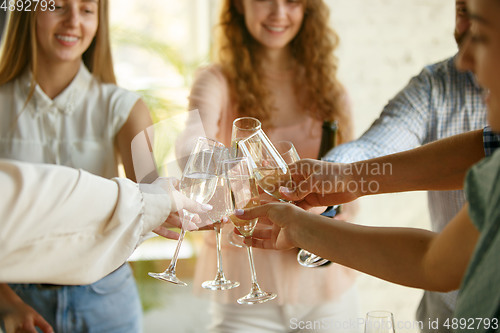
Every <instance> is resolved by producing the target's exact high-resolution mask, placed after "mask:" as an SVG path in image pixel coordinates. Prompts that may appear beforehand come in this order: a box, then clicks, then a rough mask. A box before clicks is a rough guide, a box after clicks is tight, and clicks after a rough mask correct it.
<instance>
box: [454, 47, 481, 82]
mask: <svg viewBox="0 0 500 333" xmlns="http://www.w3.org/2000/svg"><path fill="white" fill-rule="evenodd" d="M458 56H459V54H458V53H457V54H455V56H454V57H453V59H452V60H453V67H454V68H455V70H457V71H459V72H462V71H461V70H459V69H458V67H457V60H458ZM464 73H465V74H466V75H467V77H468V78H469V80H470V81H471V82H472V84H473V85H474V87H475V88H476V89H477V90H483V87H481V86H480V85H479V83H478V82H477V79H476V75H475V74H474V73H472V72H471V71H465V72H464Z"/></svg>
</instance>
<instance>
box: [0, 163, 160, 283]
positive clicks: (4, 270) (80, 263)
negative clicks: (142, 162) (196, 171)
mask: <svg viewBox="0 0 500 333" xmlns="http://www.w3.org/2000/svg"><path fill="white" fill-rule="evenodd" d="M0 189H1V190H0V192H1V193H2V200H0V281H1V282H21V283H23V282H31V283H56V284H76V285H78V284H89V283H92V282H95V281H97V280H98V279H100V278H102V277H104V276H106V275H107V274H109V273H110V272H112V271H113V270H115V269H116V268H118V267H119V266H120V265H121V264H123V263H124V262H125V261H126V259H127V258H128V257H129V256H130V255H131V254H132V252H133V251H134V249H135V248H136V246H137V244H138V242H139V240H140V238H141V237H142V236H143V235H144V234H145V233H147V232H149V231H151V230H152V229H153V228H155V227H156V226H158V225H160V224H161V223H162V222H163V221H164V220H165V219H166V217H167V216H168V214H169V212H170V196H169V195H168V194H166V193H165V192H162V193H161V194H148V193H143V192H142V191H140V190H139V188H138V186H137V184H135V183H133V182H131V181H129V180H127V179H113V180H107V179H104V178H101V177H98V176H95V175H92V174H90V173H88V172H85V171H83V170H76V169H71V168H67V167H62V166H55V165H42V164H27V163H22V162H13V161H7V160H1V159H0Z"/></svg>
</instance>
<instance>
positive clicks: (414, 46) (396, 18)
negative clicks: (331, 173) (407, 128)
mask: <svg viewBox="0 0 500 333" xmlns="http://www.w3.org/2000/svg"><path fill="white" fill-rule="evenodd" d="M326 2H327V3H328V4H329V6H330V9H331V24H332V27H334V28H335V29H336V31H337V32H338V33H339V35H340V37H341V46H340V49H339V53H338V54H339V57H340V77H341V78H342V81H343V82H344V84H345V85H346V86H347V88H348V89H349V92H350V94H351V98H352V100H353V103H354V111H355V117H356V129H357V133H359V134H361V133H362V131H364V130H365V129H366V128H367V127H368V126H369V125H370V124H371V122H372V120H373V119H375V118H376V116H378V114H379V113H380V111H381V110H382V107H383V106H384V105H385V103H386V102H387V101H388V99H389V98H390V97H392V96H393V95H395V93H397V92H398V91H399V90H400V89H401V88H403V86H404V85H405V84H406V83H407V82H408V80H409V78H410V77H411V76H413V75H416V74H418V72H420V70H421V69H422V67H423V66H424V65H426V64H430V63H433V62H436V61H439V60H441V59H444V58H446V57H448V56H451V55H453V54H454V53H455V52H456V44H455V40H454V38H453V28H454V19H455V16H454V3H455V2H454V1H453V0H438V1H436V0H414V1H410V0H326Z"/></svg>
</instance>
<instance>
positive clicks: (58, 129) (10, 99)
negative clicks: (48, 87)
mask: <svg viewBox="0 0 500 333" xmlns="http://www.w3.org/2000/svg"><path fill="white" fill-rule="evenodd" d="M30 84H31V72H30V71H29V70H27V71H26V72H25V73H24V74H22V75H21V76H19V77H18V78H16V79H15V80H13V81H11V82H9V83H7V84H5V85H3V86H1V87H0V157H2V158H10V159H15V160H21V161H28V162H37V163H50V164H60V165H66V166H70V167H74V168H81V169H84V170H87V171H89V172H91V173H94V174H97V175H100V176H102V177H106V178H111V177H115V176H117V165H118V159H117V156H116V150H115V137H116V134H117V133H118V131H119V130H120V128H121V127H122V126H123V124H124V123H125V122H126V120H127V118H128V116H129V114H130V111H131V109H132V107H133V106H134V105H135V103H136V102H137V100H138V99H139V96H138V95H137V94H135V93H132V92H129V91H126V90H124V89H121V88H119V87H117V86H116V85H114V84H102V83H99V82H98V81H97V80H96V79H95V78H94V77H93V76H92V75H91V74H90V72H89V71H88V70H87V68H86V67H85V65H84V64H83V63H82V64H81V66H80V70H79V71H78V74H77V75H76V76H75V78H74V79H73V81H72V82H71V83H70V85H69V86H68V87H67V88H66V89H65V90H64V91H63V92H61V93H60V94H59V95H58V96H57V97H56V98H54V99H50V98H49V97H48V96H47V95H46V94H45V93H44V92H43V91H42V89H41V88H40V86H38V85H37V86H36V88H35V92H34V94H33V97H32V98H31V99H30V100H29V102H28V103H26V100H27V97H28V94H29V91H30Z"/></svg>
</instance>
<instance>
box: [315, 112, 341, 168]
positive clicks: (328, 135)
mask: <svg viewBox="0 0 500 333" xmlns="http://www.w3.org/2000/svg"><path fill="white" fill-rule="evenodd" d="M337 130H338V123H337V121H336V120H334V121H324V122H323V127H322V134H321V144H320V146H319V153H318V160H320V159H322V158H323V157H325V156H326V154H327V153H328V152H329V151H330V150H331V149H332V148H333V147H335V146H336V145H337Z"/></svg>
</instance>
